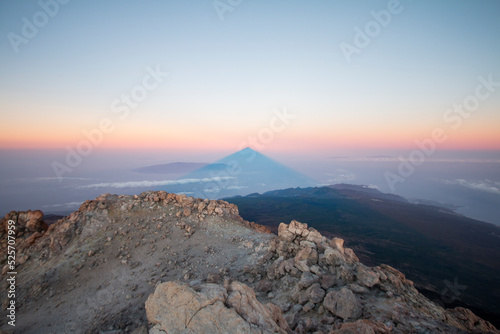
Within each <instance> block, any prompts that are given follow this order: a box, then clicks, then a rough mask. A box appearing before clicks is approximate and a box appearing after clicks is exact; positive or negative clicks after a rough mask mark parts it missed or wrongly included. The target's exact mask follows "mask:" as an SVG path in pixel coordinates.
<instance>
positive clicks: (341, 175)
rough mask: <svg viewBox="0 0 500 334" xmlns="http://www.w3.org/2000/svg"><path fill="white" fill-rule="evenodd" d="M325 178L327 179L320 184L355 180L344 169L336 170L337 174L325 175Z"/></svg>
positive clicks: (353, 176) (354, 176)
mask: <svg viewBox="0 0 500 334" xmlns="http://www.w3.org/2000/svg"><path fill="white" fill-rule="evenodd" d="M326 176H328V177H329V179H327V180H325V181H323V182H322V184H325V185H330V184H338V183H347V182H351V181H354V180H356V175H354V174H353V173H351V172H349V171H348V170H345V169H337V173H335V174H331V173H326Z"/></svg>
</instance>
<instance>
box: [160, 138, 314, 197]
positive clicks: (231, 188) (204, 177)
mask: <svg viewBox="0 0 500 334" xmlns="http://www.w3.org/2000/svg"><path fill="white" fill-rule="evenodd" d="M183 179H188V180H191V181H192V182H189V183H186V184H182V185H172V186H168V187H167V188H166V189H163V190H166V191H167V192H177V193H179V192H181V193H186V194H188V195H189V196H195V197H201V198H222V197H229V196H236V195H247V194H250V193H255V192H259V193H262V192H265V191H269V190H275V189H283V188H290V187H310V186H315V185H317V184H318V182H316V181H315V180H313V179H311V178H309V177H307V176H305V175H303V174H301V173H299V172H297V171H295V170H293V169H291V168H289V167H287V166H285V165H283V164H281V163H279V162H277V161H275V160H273V159H271V158H269V157H267V156H265V155H263V154H261V153H259V152H257V151H255V150H253V149H251V148H249V147H247V148H244V149H242V150H240V151H238V152H236V153H233V154H231V155H228V156H226V157H224V158H222V159H220V160H218V161H216V162H214V163H212V164H209V165H207V166H204V167H202V168H200V169H197V170H195V171H193V172H191V173H189V174H187V175H185V176H184V177H183ZM195 180H198V181H197V182H195Z"/></svg>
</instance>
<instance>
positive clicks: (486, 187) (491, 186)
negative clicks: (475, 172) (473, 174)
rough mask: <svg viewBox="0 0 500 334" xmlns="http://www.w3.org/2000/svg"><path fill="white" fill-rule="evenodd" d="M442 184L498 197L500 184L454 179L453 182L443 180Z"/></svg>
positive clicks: (488, 181)
mask: <svg viewBox="0 0 500 334" xmlns="http://www.w3.org/2000/svg"><path fill="white" fill-rule="evenodd" d="M443 182H444V183H445V184H449V185H458V186H462V187H465V188H469V189H472V190H477V191H483V192H487V193H490V194H496V195H500V182H495V181H491V180H488V179H485V180H482V181H476V180H464V179H455V180H444V181H443Z"/></svg>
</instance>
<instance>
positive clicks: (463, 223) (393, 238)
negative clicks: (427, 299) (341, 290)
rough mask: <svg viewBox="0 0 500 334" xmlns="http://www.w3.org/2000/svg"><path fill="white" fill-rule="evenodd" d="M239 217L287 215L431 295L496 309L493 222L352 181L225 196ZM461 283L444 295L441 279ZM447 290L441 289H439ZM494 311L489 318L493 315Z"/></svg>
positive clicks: (271, 220)
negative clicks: (343, 240)
mask: <svg viewBox="0 0 500 334" xmlns="http://www.w3.org/2000/svg"><path fill="white" fill-rule="evenodd" d="M227 200H228V201H229V202H231V203H234V204H236V205H237V206H238V207H239V209H240V214H241V215H242V217H243V218H244V219H247V220H249V221H255V222H256V223H259V224H264V225H269V226H273V227H274V228H276V227H277V225H276V224H277V222H280V221H284V222H286V221H288V220H289V219H290V218H291V217H295V218H296V219H298V220H302V221H304V222H307V223H308V224H309V225H311V226H313V227H315V228H316V229H318V230H319V231H323V232H326V233H332V234H335V235H341V236H343V237H344V238H346V240H349V245H350V246H351V247H353V248H354V249H355V250H356V253H357V254H358V255H359V256H360V257H361V258H362V259H363V260H364V261H365V262H368V263H370V264H373V265H374V264H379V263H388V264H390V265H392V266H394V267H396V268H398V269H400V270H403V271H404V272H405V273H407V275H408V277H409V278H410V279H412V280H414V281H415V283H416V284H417V286H418V287H419V288H421V289H426V290H429V291H433V292H435V294H434V296H435V298H438V299H442V302H447V303H452V302H457V301H459V300H461V301H463V302H465V303H467V304H468V305H471V306H474V307H477V308H480V309H483V310H486V311H487V312H491V313H498V310H499V309H500V303H499V300H500V285H499V284H498V282H499V281H498V277H499V275H500V260H499V259H500V228H498V227H496V226H494V225H492V224H488V223H484V222H480V221H477V220H473V219H470V218H467V217H465V216H462V215H458V214H455V213H454V212H452V211H450V210H448V209H445V208H441V207H435V206H429V205H416V204H411V203H409V202H408V201H406V200H405V199H404V198H402V197H398V196H394V195H390V194H383V193H381V192H379V191H377V190H374V189H371V188H366V187H361V186H352V185H337V186H332V187H320V188H305V189H286V190H277V191H270V192H267V193H264V194H261V195H259V194H252V195H249V196H245V197H233V198H229V199H227ZM455 280H456V282H458V285H460V286H461V287H462V286H463V287H462V288H461V290H458V291H457V292H456V295H452V296H451V297H450V296H448V295H446V294H445V296H444V297H440V296H441V295H442V292H443V291H445V292H446V293H448V294H449V293H450V289H449V288H448V286H447V283H446V281H447V282H455ZM446 289H448V290H446ZM498 316H499V315H498V314H496V315H490V320H492V321H495V318H496V319H497V320H498Z"/></svg>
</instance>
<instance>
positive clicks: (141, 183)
mask: <svg viewBox="0 0 500 334" xmlns="http://www.w3.org/2000/svg"><path fill="white" fill-rule="evenodd" d="M230 179H234V177H232V176H216V177H211V178H203V179H180V180H161V181H127V182H109V183H94V184H88V185H84V186H79V187H78V188H86V189H87V188H139V187H158V186H173V185H181V184H190V183H207V182H221V181H226V180H230Z"/></svg>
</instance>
